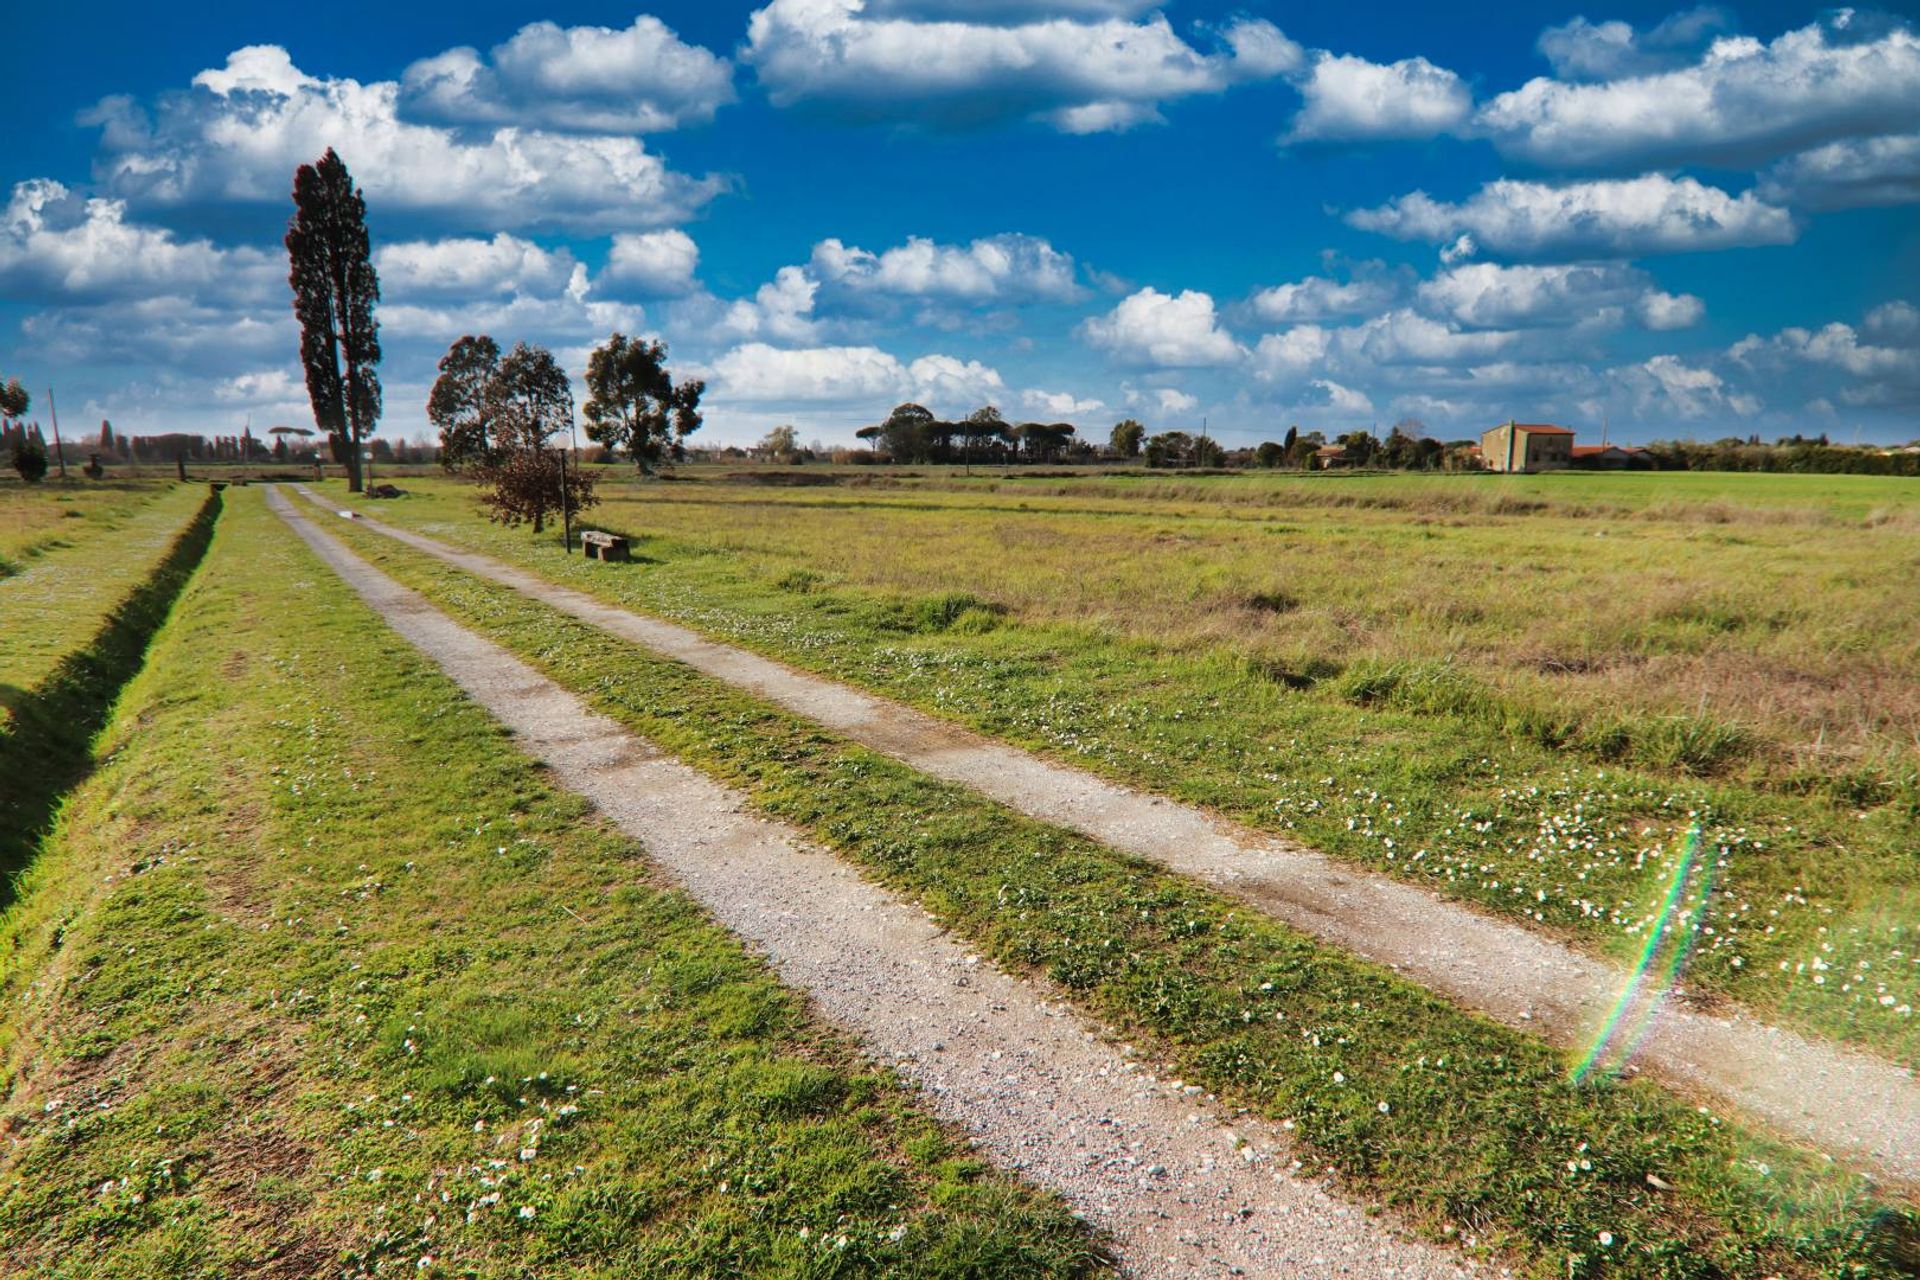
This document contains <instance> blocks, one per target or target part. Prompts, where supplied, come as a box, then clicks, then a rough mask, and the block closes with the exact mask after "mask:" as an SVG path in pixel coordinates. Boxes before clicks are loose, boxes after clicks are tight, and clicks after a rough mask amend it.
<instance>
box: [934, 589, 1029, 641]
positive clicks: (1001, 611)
mask: <svg viewBox="0 0 1920 1280" xmlns="http://www.w3.org/2000/svg"><path fill="white" fill-rule="evenodd" d="M1006 613H1007V609H1006V606H1005V605H999V604H994V603H993V602H992V601H990V600H982V599H981V598H980V597H978V596H976V595H970V594H968V593H967V592H965V591H949V592H946V593H944V594H942V595H937V596H926V597H924V598H922V599H921V600H919V601H918V602H916V603H915V604H914V606H913V611H912V619H913V623H914V626H915V628H916V629H917V630H920V631H958V632H961V633H962V634H977V633H979V632H982V631H991V630H993V628H994V627H995V626H997V625H999V622H1000V619H1001V618H1003V617H1005V616H1006Z"/></svg>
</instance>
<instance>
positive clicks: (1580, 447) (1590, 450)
mask: <svg viewBox="0 0 1920 1280" xmlns="http://www.w3.org/2000/svg"><path fill="white" fill-rule="evenodd" d="M1616 449H1619V451H1620V452H1621V453H1625V452H1626V450H1625V449H1621V448H1620V446H1619V445H1617V444H1577V445H1575V446H1573V456H1574V457H1576V458H1591V457H1592V456H1593V455H1594V454H1596V453H1612V452H1613V451H1614V450H1616Z"/></svg>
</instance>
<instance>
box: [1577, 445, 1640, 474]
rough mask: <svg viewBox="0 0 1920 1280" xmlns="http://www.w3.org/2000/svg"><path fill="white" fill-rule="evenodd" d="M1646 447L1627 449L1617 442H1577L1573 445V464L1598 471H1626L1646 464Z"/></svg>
mask: <svg viewBox="0 0 1920 1280" xmlns="http://www.w3.org/2000/svg"><path fill="white" fill-rule="evenodd" d="M1646 452H1647V451H1646V450H1645V449H1627V448H1623V447H1621V446H1620V445H1617V444H1577V445H1575V446H1573V465H1574V466H1576V467H1591V468H1593V469H1594V470H1596V471H1625V470H1626V469H1627V468H1628V467H1632V466H1641V465H1644V464H1645V454H1646Z"/></svg>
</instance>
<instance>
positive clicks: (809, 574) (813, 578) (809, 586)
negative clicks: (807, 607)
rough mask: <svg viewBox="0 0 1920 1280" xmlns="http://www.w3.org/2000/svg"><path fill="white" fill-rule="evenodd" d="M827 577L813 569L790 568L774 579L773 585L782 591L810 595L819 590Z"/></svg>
mask: <svg viewBox="0 0 1920 1280" xmlns="http://www.w3.org/2000/svg"><path fill="white" fill-rule="evenodd" d="M825 582H826V579H825V578H823V577H821V576H820V575H819V574H817V573H815V572H814V571H813V570H811V569H789V570H788V571H787V572H785V573H783V574H781V575H780V576H779V577H778V578H775V579H774V580H773V585H774V586H775V587H776V588H778V589H779V590H781V591H791V592H792V593H793V594H794V595H797V596H809V595H812V594H813V593H814V592H816V591H818V590H819V589H820V587H821V585H822V584H823V583H825Z"/></svg>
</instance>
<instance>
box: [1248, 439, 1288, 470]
mask: <svg viewBox="0 0 1920 1280" xmlns="http://www.w3.org/2000/svg"><path fill="white" fill-rule="evenodd" d="M1286 460H1287V446H1286V445H1283V444H1280V443H1278V442H1277V441H1273V440H1263V441H1261V443H1260V447H1259V448H1257V449H1255V450H1254V451H1253V463H1254V465H1255V466H1257V467H1265V468H1267V469H1268V470H1271V469H1273V468H1274V467H1278V466H1281V465H1282V464H1284V463H1285V462H1286Z"/></svg>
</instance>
